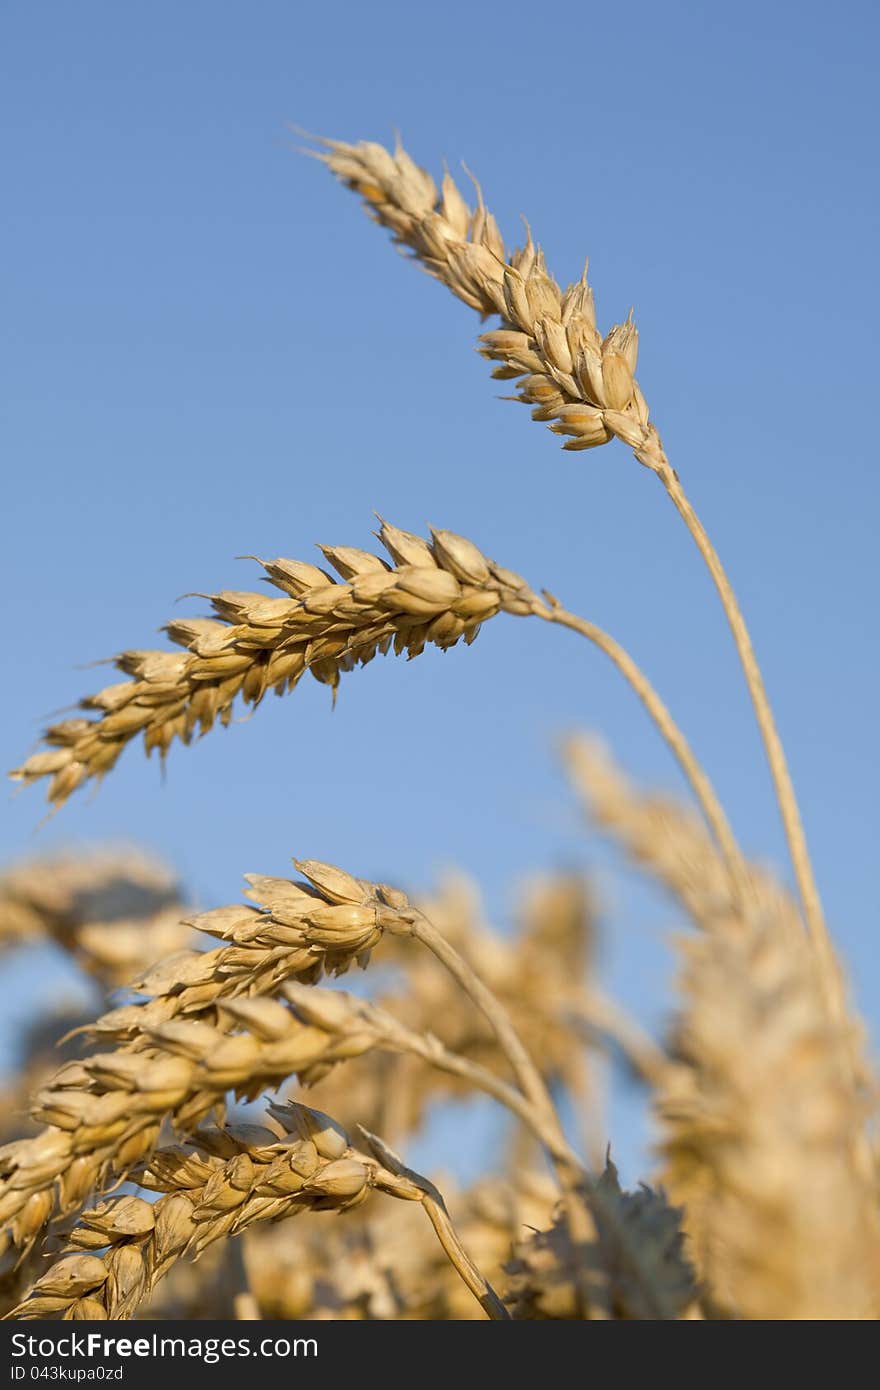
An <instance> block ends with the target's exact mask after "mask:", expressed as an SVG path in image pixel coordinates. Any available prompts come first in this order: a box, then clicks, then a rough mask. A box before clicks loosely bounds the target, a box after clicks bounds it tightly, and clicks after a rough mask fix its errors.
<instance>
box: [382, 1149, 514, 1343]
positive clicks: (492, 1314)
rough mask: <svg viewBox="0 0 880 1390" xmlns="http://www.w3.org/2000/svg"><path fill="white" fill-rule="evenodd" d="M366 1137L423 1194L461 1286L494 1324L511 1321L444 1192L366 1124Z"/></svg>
mask: <svg viewBox="0 0 880 1390" xmlns="http://www.w3.org/2000/svg"><path fill="white" fill-rule="evenodd" d="M358 1129H359V1130H360V1132H361V1134H362V1135H363V1137H364V1138H365V1139H366V1141H367V1143H368V1144H369V1146H370V1148H371V1149H372V1150H373V1152H374V1153H375V1155H376V1157H377V1158H378V1159H379V1162H380V1163H381V1164H382V1165H383V1166H384V1167H385V1168H387V1169H388V1171H389V1172H390V1173H393V1174H394V1175H395V1177H399V1178H403V1179H404V1180H405V1181H406V1182H409V1183H412V1184H413V1185H414V1186H415V1187H417V1188H418V1189H419V1192H420V1193H421V1197H420V1201H421V1205H422V1208H423V1209H424V1212H425V1215H426V1216H427V1218H428V1220H429V1221H430V1223H431V1225H432V1226H433V1227H434V1233H435V1235H436V1236H437V1239H438V1240H439V1242H440V1245H441V1247H442V1249H443V1252H444V1254H445V1255H446V1258H447V1259H448V1260H449V1263H450V1264H451V1265H452V1267H453V1269H455V1271H456V1273H457V1274H458V1276H459V1278H460V1279H461V1281H462V1283H463V1284H464V1285H465V1286H466V1287H467V1288H468V1289H470V1291H471V1293H472V1294H473V1296H474V1298H475V1299H476V1300H477V1302H478V1303H479V1304H480V1307H481V1308H482V1309H483V1311H484V1313H485V1314H486V1316H487V1317H488V1318H490V1319H491V1320H492V1321H493V1322H507V1321H509V1320H510V1313H509V1312H508V1311H507V1309H506V1308H505V1306H504V1304H503V1303H502V1302H501V1299H500V1298H499V1297H498V1295H497V1293H496V1292H495V1290H494V1289H493V1288H492V1285H491V1284H490V1283H489V1281H488V1279H486V1278H484V1277H483V1275H482V1274H481V1273H480V1270H479V1269H478V1267H477V1265H475V1264H474V1261H473V1260H472V1259H471V1257H470V1255H469V1254H468V1253H467V1251H466V1250H465V1248H464V1246H463V1245H462V1243H461V1240H460V1238H459V1235H458V1232H457V1231H456V1229H455V1227H454V1225H453V1224H452V1218H451V1216H450V1215H449V1211H448V1209H447V1207H446V1203H445V1202H444V1200H443V1196H442V1193H441V1192H440V1191H439V1190H438V1188H436V1187H435V1186H434V1184H433V1183H432V1182H431V1181H430V1180H429V1179H428V1178H424V1177H422V1175H421V1173H416V1172H415V1171H414V1170H413V1169H412V1168H408V1167H407V1166H406V1164H405V1163H404V1162H403V1160H402V1158H400V1156H399V1155H398V1154H396V1153H395V1152H394V1150H393V1149H390V1148H389V1147H388V1145H387V1144H385V1143H383V1142H382V1140H381V1139H380V1138H379V1136H378V1135H377V1134H371V1133H370V1131H369V1130H368V1129H365V1128H364V1127H363V1125H358Z"/></svg>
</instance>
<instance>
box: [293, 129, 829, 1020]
mask: <svg viewBox="0 0 880 1390" xmlns="http://www.w3.org/2000/svg"><path fill="white" fill-rule="evenodd" d="M320 144H321V145H322V146H323V147H324V150H325V151H326V152H325V153H323V154H321V155H320V158H321V159H322V160H323V161H324V163H325V164H327V166H328V167H329V168H330V169H331V170H332V172H333V173H334V174H335V175H336V177H337V178H339V179H340V180H341V181H342V182H343V183H344V184H346V185H347V186H348V187H349V188H351V189H353V190H354V191H355V192H357V193H358V194H360V196H361V197H362V198H363V199H364V201H365V203H366V205H367V207H368V209H369V211H370V213H371V215H372V216H373V217H374V218H375V220H376V221H377V222H379V223H381V224H382V225H383V226H386V227H389V228H390V229H391V231H392V232H393V234H394V237H395V240H397V241H398V242H399V243H400V244H401V245H402V246H404V247H406V248H407V249H408V250H409V251H410V252H411V253H412V254H413V255H414V256H415V257H416V258H417V259H418V260H419V261H421V263H422V264H423V265H424V266H425V268H426V269H427V270H428V271H429V273H430V274H432V275H433V276H435V278H437V279H439V280H441V281H442V282H443V283H444V284H446V285H447V287H448V288H449V289H451V290H452V292H453V293H454V294H456V295H457V296H458V297H459V298H460V299H462V300H464V302H465V303H466V304H469V305H470V306H471V307H472V308H475V309H477V310H478V311H479V312H480V313H481V314H483V315H484V316H485V315H490V314H498V315H500V317H501V319H502V324H503V326H502V328H501V329H500V330H496V331H493V332H489V333H484V334H483V335H482V337H481V340H480V341H481V345H482V346H481V352H482V353H483V355H484V356H485V357H487V358H489V359H490V360H493V361H496V362H498V363H499V366H498V367H497V368H496V369H495V372H494V375H495V376H497V377H500V378H501V379H504V380H507V379H510V380H516V381H517V383H518V399H519V400H521V401H523V402H525V403H526V404H529V405H531V406H532V407H533V409H532V416H533V418H534V419H537V420H543V421H546V422H548V423H549V425H550V428H551V429H552V430H553V431H554V432H555V433H557V434H561V435H565V436H568V438H567V440H566V443H565V445H564V447H565V448H566V449H590V448H594V447H596V446H597V445H600V444H604V443H606V442H607V441H608V440H609V439H611V438H612V436H615V435H616V436H617V437H618V438H619V439H621V440H623V442H624V443H625V444H627V445H629V446H630V447H631V448H632V450H633V452H634V454H635V457H636V458H637V459H638V461H639V462H640V463H642V464H644V465H645V466H646V467H647V468H648V469H650V471H651V472H653V473H655V474H656V475H657V477H658V478H659V479H660V482H661V483H662V485H663V487H664V488H665V490H666V492H667V494H668V496H669V497H670V498H671V500H672V502H673V504H674V505H675V507H676V510H677V511H678V513H679V515H680V516H681V518H682V520H683V521H684V523H685V525H686V527H687V529H688V531H689V533H690V535H691V536H692V538H693V540H694V541H695V543H696V545H697V548H698V550H699V552H700V554H701V556H702V558H703V560H704V562H705V564H706V566H707V568H708V570H709V573H710V575H711V577H712V580H713V583H714V584H715V587H716V589H717V591H718V594H719V597H720V599H721V603H722V606H723V608H724V612H725V615H726V617H727V620H728V623H729V625H730V629H731V632H732V634H733V638H734V642H735V644H736V648H737V652H738V655H739V658H740V662H741V664H742V667H743V672H744V675H745V678H746V684H747V686H748V689H749V693H750V695H751V699H752V704H753V706H754V710H755V715H756V719H757V723H758V727H759V730H760V733H761V737H762V740H763V743H764V749H765V752H766V755H767V761H768V764H769V767H770V772H771V776H772V779H773V784H774V788H775V791H776V797H777V801H778V803H779V808H780V813H781V816H782V821H783V825H784V828H785V834H786V838H787V841H788V845H789V850H790V853H791V858H792V864H793V866H794V870H795V876H796V879H797V883H798V890H799V893H800V897H801V901H802V904H803V908H804V914H805V917H806V922H807V927H808V929H809V931H810V934H811V937H812V940H813V943H814V946H815V948H816V950H817V952H818V953H819V957H820V959H821V960H822V962H823V964H824V965H825V967H826V970H827V976H828V980H827V983H826V985H825V986H824V988H825V990H826V994H827V998H828V1003H829V1005H830V1007H831V1008H832V1010H833V1011H834V1012H835V1013H836V1014H837V1015H838V1017H843V1015H844V1013H845V1003H844V1001H843V999H842V998H841V997H840V995H839V994H837V993H836V992H835V987H834V974H835V972H834V951H833V946H832V944H831V940H830V937H829V935H828V931H827V928H826V926H825V921H824V916H823V913H822V906H821V901H820V898H819V890H818V887H817V884H816V881H815V875H814V873H813V868H812V863H811V861H810V855H809V851H808V848H807V842H806V835H805V833H804V828H803V823H802V820H801V815H800V810H799V807H798V803H797V798H796V795H795V791H794V786H793V784H792V780H791V775H790V772H789V769H788V764H787V761H786V758H785V753H784V750H783V747H782V741H781V739H780V737H779V733H778V730H777V728H776V722H775V719H774V716H773V712H772V709H771V706H770V701H769V698H768V696H767V692H766V689H765V686H764V681H763V677H762V675H761V671H760V668H759V666H758V662H757V659H756V657H755V653H754V649H753V646H752V642H751V637H750V635H749V632H748V628H747V626H746V623H745V619H744V618H743V615H742V611H741V609H740V607H739V604H738V602H737V599H736V595H735V593H734V591H733V586H732V585H731V583H730V580H729V578H728V576H727V574H726V571H725V570H724V567H723V565H722V564H721V560H720V558H719V556H718V553H717V551H716V550H715V548H714V546H713V545H712V543H711V541H710V539H709V537H708V535H707V533H706V530H705V528H704V526H703V525H702V523H701V522H700V520H699V518H698V516H697V514H696V512H695V511H694V508H693V506H692V504H691V502H690V500H689V499H688V497H687V495H686V493H685V491H684V488H683V487H682V484H681V480H680V478H679V476H678V474H677V473H676V471H675V469H674V468H673V467H672V465H671V464H670V462H669V459H668V458H667V456H666V453H665V451H664V449H663V445H662V443H661V440H660V436H659V434H658V432H657V430H656V428H655V426H654V425H653V424H652V423H651V422H650V420H649V411H648V405H647V402H646V400H645V398H644V396H643V394H642V392H641V389H640V388H639V385H638V382H637V381H636V379H635V369H636V361H637V357H638V332H637V330H636V328H635V325H634V323H633V322H632V316H631V315H630V317H629V318H628V319H627V321H626V322H625V323H623V324H616V325H615V326H614V327H613V328H612V329H611V330H610V332H609V333H607V334H606V335H605V337H604V338H603V337H602V336H601V335H600V333H599V332H598V330H597V328H596V318H595V307H594V300H593V293H592V290H591V289H590V287H589V285H588V284H587V279H586V269H585V270H584V274H583V277H582V279H581V280H580V281H579V282H578V283H577V284H573V285H569V287H568V289H567V290H566V291H565V292H563V291H562V290H561V288H560V287H559V285H558V284H557V283H556V281H555V280H554V279H553V277H552V276H551V275H550V274H549V273H548V271H547V267H546V263H545V260H544V256H543V253H542V252H541V250H540V248H538V247H536V246H535V245H534V244H533V242H532V238H531V233H530V232H529V234H528V239H527V242H526V245H525V247H523V248H522V249H521V250H519V251H515V252H513V253H512V254H511V255H510V256H509V257H508V255H507V252H506V251H505V248H504V242H503V240H502V238H501V235H500V233H499V231H498V228H497V225H496V223H495V220H494V218H492V216H491V215H490V214H489V213H488V212H487V211H486V209H485V207H484V205H483V199H482V195H481V194H480V193H479V189H478V206H477V209H476V211H474V212H472V211H471V209H470V208H469V207H468V205H467V204H466V203H465V201H464V199H463V198H462V197H461V194H460V193H459V192H458V190H457V189H456V187H455V185H454V183H453V182H452V180H451V179H450V178H449V176H448V174H447V175H446V176H445V178H444V180H443V185H442V189H441V191H440V192H439V193H438V190H437V188H436V185H435V184H434V181H433V179H431V177H430V175H428V174H427V173H426V172H425V171H424V170H423V169H420V168H419V167H418V166H417V165H416V164H415V163H414V162H413V160H412V159H411V158H410V156H409V155H408V154H407V153H406V151H405V150H403V149H402V148H401V146H400V145H399V144H398V146H397V147H396V149H395V150H394V152H393V154H392V153H391V152H390V151H388V150H386V149H384V148H383V147H382V146H381V145H377V144H374V143H371V142H365V141H364V142H361V143H359V144H356V145H353V144H346V143H344V142H342V141H336V140H322V141H320Z"/></svg>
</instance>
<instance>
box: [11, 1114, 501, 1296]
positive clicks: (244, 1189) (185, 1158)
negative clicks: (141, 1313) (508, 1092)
mask: <svg viewBox="0 0 880 1390" xmlns="http://www.w3.org/2000/svg"><path fill="white" fill-rule="evenodd" d="M271 1111H272V1115H273V1117H274V1118H275V1119H276V1120H278V1121H279V1122H280V1123H281V1124H282V1125H283V1126H284V1127H285V1128H286V1129H287V1130H288V1131H289V1137H288V1138H285V1139H280V1140H279V1138H278V1135H277V1134H275V1133H273V1131H272V1130H269V1129H264V1128H261V1127H260V1126H257V1125H242V1126H229V1127H227V1128H225V1129H223V1130H203V1131H201V1132H199V1133H197V1134H195V1135H194V1136H193V1137H192V1138H191V1139H190V1140H189V1142H188V1144H187V1145H186V1146H185V1147H176V1148H171V1149H162V1150H159V1151H158V1152H157V1153H156V1154H154V1155H153V1158H152V1159H151V1161H150V1163H149V1165H148V1166H147V1168H146V1170H145V1171H144V1172H143V1174H142V1175H141V1183H142V1185H143V1186H144V1187H147V1188H149V1189H151V1190H152V1191H155V1192H161V1193H163V1194H164V1195H163V1196H162V1197H160V1199H159V1200H158V1202H156V1203H155V1204H150V1203H149V1202H146V1201H144V1199H143V1198H140V1197H119V1198H115V1199H111V1200H110V1201H107V1202H104V1203H102V1204H101V1205H100V1206H98V1207H96V1208H93V1209H92V1210H90V1211H87V1212H85V1213H83V1215H82V1216H81V1217H80V1224H79V1225H78V1226H77V1227H76V1228H75V1229H74V1230H73V1231H71V1232H70V1234H69V1236H68V1246H69V1247H72V1248H73V1249H74V1250H77V1251H80V1252H95V1251H101V1252H102V1253H100V1254H97V1253H78V1254H67V1255H64V1256H62V1258H61V1259H59V1260H57V1261H56V1262H55V1264H53V1265H52V1267H51V1268H50V1269H49V1270H48V1271H47V1272H46V1273H45V1274H44V1275H42V1277H41V1278H40V1279H38V1280H37V1282H36V1284H35V1285H34V1288H33V1290H32V1292H31V1294H30V1296H29V1297H28V1298H27V1299H26V1300H25V1301H24V1302H23V1303H21V1304H19V1306H18V1307H17V1308H16V1309H15V1310H14V1312H13V1314H12V1316H13V1317H16V1318H19V1319H30V1318H41V1317H46V1316H53V1317H59V1316H60V1317H62V1318H64V1319H76V1320H80V1319H84V1320H102V1319H107V1318H112V1319H124V1318H131V1317H132V1316H133V1315H134V1313H135V1312H136V1310H137V1308H138V1306H139V1305H140V1303H141V1302H142V1301H143V1299H144V1298H145V1297H146V1296H147V1294H149V1293H150V1292H151V1291H152V1290H153V1289H154V1288H155V1286H156V1284H157V1283H158V1282H159V1280H160V1279H162V1278H163V1277H164V1275H165V1274H166V1273H167V1272H168V1270H169V1269H170V1268H171V1267H172V1266H173V1265H174V1264H175V1263H176V1261H178V1260H180V1259H182V1258H185V1257H187V1256H190V1257H193V1258H198V1256H199V1255H201V1254H202V1252H203V1251H204V1250H206V1249H207V1248H208V1246H210V1245H212V1244H213V1243H214V1242H215V1241H218V1240H223V1239H225V1238H226V1237H227V1236H233V1235H238V1234H239V1233H240V1232H241V1231H244V1230H246V1229H248V1228H249V1227H251V1226H253V1225H255V1224H257V1223H260V1222H267V1221H280V1220H283V1219H285V1218H287V1217H290V1216H296V1215H298V1214H299V1213H300V1212H304V1211H337V1212H342V1211H347V1210H350V1209H351V1208H352V1207H356V1206H358V1205H360V1203H362V1202H363V1201H365V1200H366V1198H367V1197H368V1196H369V1194H370V1192H371V1191H379V1192H385V1193H387V1194H388V1195H390V1196H393V1197H397V1198H400V1199H403V1200H405V1201H411V1202H420V1203H422V1205H423V1206H424V1208H425V1210H426V1213H427V1215H428V1217H429V1219H430V1221H431V1224H432V1225H433V1226H434V1228H435V1230H437V1233H438V1237H439V1238H440V1241H441V1244H442V1246H443V1249H444V1251H445V1252H446V1255H447V1257H448V1258H449V1260H450V1263H451V1264H452V1265H453V1267H454V1268H455V1269H456V1270H457V1271H458V1272H459V1273H460V1275H461V1277H462V1279H463V1280H464V1282H465V1283H466V1284H467V1286H468V1288H469V1289H470V1290H471V1292H472V1293H473V1294H474V1296H475V1297H476V1298H477V1299H478V1300H479V1302H480V1304H481V1306H482V1307H483V1309H484V1310H485V1312H486V1314H487V1316H489V1317H490V1318H496V1319H506V1318H508V1317H509V1314H508V1313H507V1311H506V1309H505V1308H504V1305H503V1304H502V1303H501V1300H500V1299H499V1298H498V1296H497V1294H495V1292H494V1290H493V1289H492V1288H491V1287H490V1286H489V1285H488V1284H487V1283H486V1281H485V1280H484V1279H483V1277H482V1275H481V1274H480V1272H479V1270H478V1269H477V1268H476V1266H475V1265H474V1264H473V1261H471V1260H470V1258H469V1257H468V1255H467V1253H466V1252H465V1250H464V1248H463V1246H462V1245H461V1242H460V1240H459V1238H458V1236H457V1235H456V1233H455V1229H454V1227H453V1226H452V1222H451V1220H450V1219H449V1214H448V1212H447V1211H446V1207H445V1204H444V1203H443V1199H442V1197H441V1196H440V1194H439V1193H438V1191H437V1189H436V1188H435V1187H434V1186H433V1184H432V1183H429V1182H428V1181H427V1179H425V1178H421V1177H420V1176H419V1175H418V1174H416V1173H414V1172H412V1170H411V1169H405V1168H403V1166H402V1165H400V1164H399V1162H398V1163H396V1164H395V1166H394V1169H391V1168H387V1167H383V1166H382V1165H381V1163H380V1162H379V1161H377V1159H376V1157H375V1156H374V1155H373V1154H364V1153H361V1152H359V1151H358V1150H357V1149H356V1148H354V1147H353V1146H352V1144H351V1142H350V1139H349V1136H348V1135H347V1134H346V1132H345V1131H344V1130H343V1129H342V1128H341V1127H340V1126H339V1125H337V1124H336V1123H335V1122H334V1121H332V1120H330V1119H329V1117H328V1116H326V1115H323V1114H321V1112H320V1111H314V1110H309V1109H308V1108H307V1107H305V1106H301V1105H294V1104H289V1105H284V1106H282V1105H273V1106H272V1107H271ZM372 1147H373V1149H374V1150H376V1149H377V1148H378V1147H379V1141H378V1140H375V1139H374V1140H373V1143H372Z"/></svg>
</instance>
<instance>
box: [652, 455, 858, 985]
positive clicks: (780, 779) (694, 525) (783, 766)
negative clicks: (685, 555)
mask: <svg viewBox="0 0 880 1390" xmlns="http://www.w3.org/2000/svg"><path fill="white" fill-rule="evenodd" d="M654 471H655V472H656V473H657V476H658V478H659V479H660V481H661V483H662V484H663V486H664V488H665V489H666V493H667V495H668V496H669V497H670V499H671V500H672V503H673V505H674V506H675V509H676V511H677V512H678V514H679V516H680V517H681V519H682V521H683V522H684V524H685V526H686V527H687V529H688V531H689V532H690V534H691V536H692V537H693V539H694V541H695V543H696V546H697V549H698V550H699V552H700V554H701V555H702V557H703V560H704V561H705V564H706V568H707V569H708V571H709V573H710V575H711V576H712V580H713V582H714V584H715V588H716V589H717V591H718V596H719V598H720V599H721V604H722V607H723V608H724V612H725V615H726V617H727V621H728V623H729V624H730V630H731V632H732V633H733V640H734V642H735V643H736V649H737V652H738V653H739V659H740V662H741V663H742V668H743V672H744V673H745V678H746V684H747V686H748V688H749V694H750V695H751V697H752V704H753V706H754V710H755V717H756V719H757V721H758V728H759V730H760V732H761V738H762V740H763V743H764V749H765V752H766V755H767V762H768V764H769V767H770V775H771V777H772V779H773V785H774V788H775V791H776V799H777V801H778V803H779V810H780V813H781V816H782V824H783V827H784V829H785V837H786V840H787V841H788V849H789V853H790V855H791V862H792V865H793V867H794V873H795V878H796V880H797V886H798V893H799V895H800V899H801V903H802V904H803V909H804V918H805V920H806V924H807V930H808V931H809V933H810V936H811V938H812V940H813V944H814V946H815V947H816V950H817V953H818V955H819V957H820V959H821V960H822V961H823V963H824V964H825V965H826V966H828V967H829V969H830V971H831V975H832V977H833V978H834V979H836V978H837V966H836V962H835V959H834V953H833V949H832V946H831V941H830V938H829V936H828V930H827V927H826V925H825V918H824V914H823V912H822V902H821V899H820V897H819V889H818V887H817V884H816V879H815V875H814V873H813V866H812V863H811V860H810V853H809V850H808V849H807V837H806V834H805V833H804V826H803V822H802V820H801V814H800V808H799V807H798V802H797V797H796V796H795V791H794V786H793V784H792V780H791V774H790V772H789V770H788V763H787V761H786V757H785V752H784V750H783V747H782V740H781V739H780V737H779V731H778V730H777V728H776V721H775V719H774V717H773V711H772V709H771V707H770V700H769V698H768V696H767V691H766V688H765V686H764V679H763V676H762V675H761V668H760V667H759V665H758V661H757V657H756V656H755V651H754V648H753V646H752V639H751V636H750V634H749V630H748V628H747V627H746V623H745V619H744V618H743V615H742V610H741V609H740V606H739V603H738V602H737V599H736V595H735V593H734V591H733V587H732V585H731V583H730V580H729V579H728V577H727V574H726V572H725V569H724V566H723V565H722V563H721V560H720V558H719V556H718V552H717V551H716V549H715V547H714V546H713V544H712V542H711V541H710V539H709V537H708V535H707V534H706V531H705V528H704V527H703V524H702V522H701V521H700V519H699V517H698V516H697V514H696V512H695V511H694V509H693V507H692V506H691V503H690V501H689V500H688V498H687V496H686V495H685V491H684V488H683V487H682V485H681V482H680V481H679V477H678V474H677V473H676V472H675V469H674V468H673V467H672V466H671V465H670V463H669V461H668V460H667V459H666V457H665V455H664V456H663V458H662V461H661V462H660V463H659V465H658V466H657V467H656V468H655V469H654Z"/></svg>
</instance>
